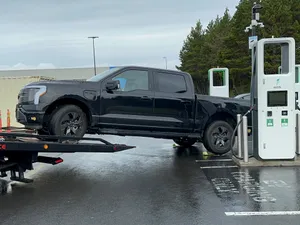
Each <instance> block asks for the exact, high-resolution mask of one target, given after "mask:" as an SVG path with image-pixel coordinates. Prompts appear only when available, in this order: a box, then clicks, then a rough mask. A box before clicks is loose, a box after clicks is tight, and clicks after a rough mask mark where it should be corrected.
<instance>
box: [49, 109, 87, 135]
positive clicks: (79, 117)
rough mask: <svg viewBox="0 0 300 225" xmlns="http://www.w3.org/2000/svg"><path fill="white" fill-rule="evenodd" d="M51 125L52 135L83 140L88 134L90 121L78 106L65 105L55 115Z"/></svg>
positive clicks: (51, 119) (52, 117)
mask: <svg viewBox="0 0 300 225" xmlns="http://www.w3.org/2000/svg"><path fill="white" fill-rule="evenodd" d="M63 123H64V124H63ZM49 125H50V126H49V129H50V132H51V134H52V135H58V136H71V137H79V138H82V137H83V136H84V135H85V133H86V130H87V126H88V121H87V116H86V114H85V113H84V112H83V111H82V110H81V108H79V107H78V106H76V105H64V106H61V107H59V108H58V109H57V110H56V111H55V112H54V113H53V115H52V116H51V118H50V123H49Z"/></svg>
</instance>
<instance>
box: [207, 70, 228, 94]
mask: <svg viewBox="0 0 300 225" xmlns="http://www.w3.org/2000/svg"><path fill="white" fill-rule="evenodd" d="M215 72H221V73H222V79H223V85H221V86H214V73H215ZM208 80H209V95H210V96H219V97H227V98H228V97H229V69H228V68H211V69H210V70H208Z"/></svg>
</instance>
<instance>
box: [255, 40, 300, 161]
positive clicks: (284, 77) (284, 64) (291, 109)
mask: <svg viewBox="0 0 300 225" xmlns="http://www.w3.org/2000/svg"><path fill="white" fill-rule="evenodd" d="M266 45H280V46H281V71H282V72H281V74H280V73H278V74H265V71H264V60H265V59H264V50H265V46H266ZM253 48H256V54H255V58H254V63H253V64H254V65H253V66H254V68H253V74H252V79H253V85H254V87H253V88H252V92H251V103H253V104H254V110H253V111H252V123H253V126H252V127H253V155H254V157H255V158H257V159H259V160H260V159H263V160H274V159H275V160H276V159H278V160H283V159H293V158H294V157H295V152H296V133H295V128H296V117H295V106H296V104H295V96H296V95H295V40H294V39H293V38H269V39H261V40H259V41H258V42H256V43H255V44H254V46H253Z"/></svg>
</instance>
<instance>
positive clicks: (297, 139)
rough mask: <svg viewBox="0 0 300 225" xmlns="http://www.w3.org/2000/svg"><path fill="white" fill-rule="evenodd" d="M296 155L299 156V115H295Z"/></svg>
mask: <svg viewBox="0 0 300 225" xmlns="http://www.w3.org/2000/svg"><path fill="white" fill-rule="evenodd" d="M296 123H297V125H296V154H297V155H300V115H299V114H298V113H297V114H296Z"/></svg>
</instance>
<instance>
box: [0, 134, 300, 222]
mask: <svg viewBox="0 0 300 225" xmlns="http://www.w3.org/2000/svg"><path fill="white" fill-rule="evenodd" d="M106 139H107V140H109V141H111V142H114V143H123V144H128V145H135V146H137V148H135V149H131V150H127V151H123V152H118V153H114V154H109V153H98V154H95V153H71V154H63V155H60V157H62V158H63V159H64V162H63V163H62V164H59V165H56V166H51V165H40V164H37V165H36V166H35V170H33V171H30V172H28V173H27V176H28V177H29V178H33V179H34V183H32V184H19V183H17V184H16V185H15V186H14V187H13V192H12V193H11V194H9V195H3V196H0V224H1V225H14V224H18V225H19V224H20V225H21V224H22V225H23V224H38V225H44V224H51V225H55V224H60V225H68V224H72V225H83V224H89V225H92V224H97V225H99V224H108V225H110V224H111V225H118V224H120V225H121V224H122V225H125V224H128V225H135V224H139V225H148V224H159V225H162V224H166V225H168V224H170V225H177V224H178V225H179V224H180V225H182V224H185V225H194V224H195V225H196V224H197V225H199V224H201V225H216V224H218V225H219V224H230V225H234V224H237V225H240V224H243V225H248V224H249V225H250V224H251V225H252V224H264V225H268V224H270V225H271V224H272V225H277V224H278V225H279V224H280V225H283V224H289V225H291V224H297V225H298V224H299V223H300V222H299V221H300V215H298V214H300V213H299V211H300V209H299V206H300V201H299V200H300V190H299V188H300V185H299V173H300V168H292V167H290V168H251V169H239V168H238V167H236V165H235V164H234V163H233V162H232V161H231V160H230V156H229V155H228V156H223V157H217V156H207V154H203V148H202V146H201V145H199V146H195V147H193V148H191V149H180V148H176V147H175V148H173V142H172V141H170V140H162V139H151V138H138V137H117V136H106ZM57 155H58V154H57ZM257 213H261V214H257ZM274 213H277V214H278V213H279V214H280V213H282V215H273V214H274ZM287 214H292V215H287Z"/></svg>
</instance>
